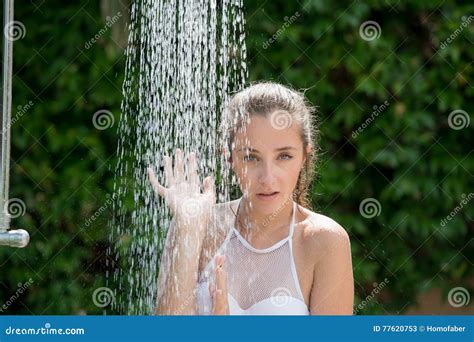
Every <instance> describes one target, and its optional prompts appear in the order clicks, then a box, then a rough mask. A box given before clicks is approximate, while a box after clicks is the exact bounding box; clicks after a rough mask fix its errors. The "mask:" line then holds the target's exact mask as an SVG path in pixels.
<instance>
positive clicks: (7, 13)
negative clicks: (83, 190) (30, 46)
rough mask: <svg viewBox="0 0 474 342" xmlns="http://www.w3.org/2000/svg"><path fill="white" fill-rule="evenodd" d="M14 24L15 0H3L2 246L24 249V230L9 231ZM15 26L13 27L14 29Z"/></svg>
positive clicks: (0, 230) (0, 203) (0, 191)
mask: <svg viewBox="0 0 474 342" xmlns="http://www.w3.org/2000/svg"><path fill="white" fill-rule="evenodd" d="M11 25H14V22H13V0H3V32H2V33H3V51H2V52H3V58H2V62H3V68H2V93H3V94H2V99H1V108H2V120H1V129H2V130H1V133H0V134H1V169H0V245H4V246H11V247H25V246H26V245H27V244H28V242H29V240H30V236H29V235H28V232H26V231H25V230H23V229H18V230H9V228H10V214H9V212H8V191H9V185H10V126H11V108H12V67H13V39H12V38H11V37H9V35H8V32H7V29H8V28H9V27H10V26H11ZM12 27H13V26H12Z"/></svg>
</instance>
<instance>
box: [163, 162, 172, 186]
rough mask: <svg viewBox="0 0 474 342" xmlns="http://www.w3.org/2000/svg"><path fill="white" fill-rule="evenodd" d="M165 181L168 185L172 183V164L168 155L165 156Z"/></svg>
mask: <svg viewBox="0 0 474 342" xmlns="http://www.w3.org/2000/svg"><path fill="white" fill-rule="evenodd" d="M165 181H166V185H167V186H168V187H170V186H171V185H173V184H174V176H173V166H172V164H171V158H170V157H168V156H165Z"/></svg>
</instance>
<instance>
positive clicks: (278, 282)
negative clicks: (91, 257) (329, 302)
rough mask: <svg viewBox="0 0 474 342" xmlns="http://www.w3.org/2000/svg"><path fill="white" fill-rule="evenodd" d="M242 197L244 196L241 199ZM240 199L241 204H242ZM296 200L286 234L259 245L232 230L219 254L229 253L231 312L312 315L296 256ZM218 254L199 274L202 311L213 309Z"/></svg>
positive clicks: (199, 312)
mask: <svg viewBox="0 0 474 342" xmlns="http://www.w3.org/2000/svg"><path fill="white" fill-rule="evenodd" d="M240 200H241V199H240ZM240 200H239V204H240ZM295 211H296V203H295V202H293V213H292V219H291V224H290V228H289V233H288V236H287V237H286V238H284V239H283V240H280V241H278V242H277V243H275V244H274V245H273V246H271V247H268V248H265V249H256V248H254V247H253V246H252V245H250V243H249V242H248V241H247V240H245V238H244V237H243V236H242V235H241V234H240V233H239V232H238V230H237V229H235V223H234V225H233V226H232V228H231V229H230V230H229V232H228V234H227V236H226V238H225V240H224V242H223V244H222V245H221V247H220V248H219V250H218V251H217V253H216V255H217V254H225V256H226V259H225V270H226V272H227V287H228V289H227V291H228V302H229V313H230V314H231V315H309V310H308V307H307V306H306V303H305V302H304V297H303V294H302V292H301V287H300V284H299V281H298V276H297V273H296V266H295V261H294V258H293V246H292V245H293V241H292V237H293V232H294V226H295ZM215 259H216V256H214V257H213V258H212V259H211V260H210V261H209V263H208V264H207V265H206V267H205V268H204V270H203V272H201V274H200V275H199V280H198V285H197V306H198V314H200V315H209V314H211V313H212V298H211V296H210V293H209V282H211V283H213V284H214V280H215V279H214V277H215V273H214V268H215Z"/></svg>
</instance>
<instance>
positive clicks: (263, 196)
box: [257, 191, 280, 200]
mask: <svg viewBox="0 0 474 342" xmlns="http://www.w3.org/2000/svg"><path fill="white" fill-rule="evenodd" d="M279 193H280V192H278V191H273V192H261V193H258V194H257V197H258V198H260V199H263V200H270V199H273V198H275V197H277V196H278V194H279Z"/></svg>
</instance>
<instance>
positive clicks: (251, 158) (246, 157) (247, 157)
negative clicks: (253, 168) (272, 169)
mask: <svg viewBox="0 0 474 342" xmlns="http://www.w3.org/2000/svg"><path fill="white" fill-rule="evenodd" d="M254 160H257V158H256V157H255V156H254V155H251V154H250V155H246V156H244V161H254Z"/></svg>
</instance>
